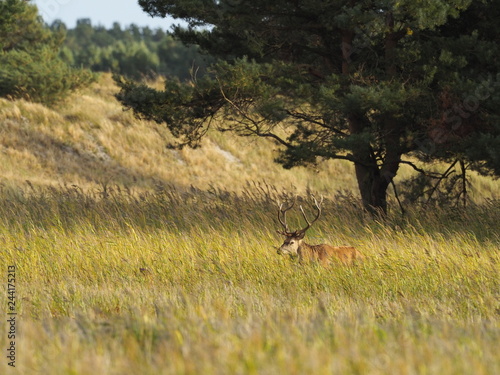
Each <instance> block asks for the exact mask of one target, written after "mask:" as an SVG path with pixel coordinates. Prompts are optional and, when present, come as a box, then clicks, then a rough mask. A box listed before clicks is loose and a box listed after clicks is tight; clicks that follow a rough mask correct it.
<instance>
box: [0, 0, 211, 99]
mask: <svg viewBox="0 0 500 375" xmlns="http://www.w3.org/2000/svg"><path fill="white" fill-rule="evenodd" d="M209 61H210V58H209V57H207V56H203V55H201V54H200V51H199V48H198V47H197V46H195V45H184V44H183V43H182V42H180V41H178V40H175V39H174V38H173V37H172V35H169V34H168V33H166V32H165V31H163V30H161V29H156V30H151V29H150V28H148V27H142V28H140V27H138V26H136V25H130V26H127V27H122V26H120V24H118V23H115V24H114V25H113V27H111V28H110V29H106V28H105V27H103V26H100V25H92V23H91V21H90V20H89V19H81V20H79V21H78V22H77V25H76V27H75V28H72V29H68V28H67V27H66V25H65V24H64V23H63V22H61V21H55V22H53V23H52V24H51V25H47V24H45V23H44V21H43V20H42V19H41V17H40V16H39V13H38V9H37V7H36V6H35V5H33V4H31V3H30V2H27V1H24V0H3V1H0V96H2V97H8V98H12V99H16V98H24V99H27V100H31V101H35V102H41V103H45V104H48V105H52V104H55V103H57V102H58V101H60V100H62V99H63V98H64V97H65V96H67V94H68V93H69V92H72V91H75V90H77V89H79V88H81V87H85V86H86V85H88V84H90V83H91V82H94V81H95V80H96V75H95V73H97V72H112V73H115V74H119V75H122V76H124V77H127V78H131V79H135V80H141V79H144V78H146V79H154V78H156V77H158V76H165V77H169V78H174V79H176V80H179V81H184V80H187V79H189V78H190V77H191V76H192V75H195V74H198V75H201V74H203V71H204V69H205V68H206V65H207V64H208V63H209Z"/></svg>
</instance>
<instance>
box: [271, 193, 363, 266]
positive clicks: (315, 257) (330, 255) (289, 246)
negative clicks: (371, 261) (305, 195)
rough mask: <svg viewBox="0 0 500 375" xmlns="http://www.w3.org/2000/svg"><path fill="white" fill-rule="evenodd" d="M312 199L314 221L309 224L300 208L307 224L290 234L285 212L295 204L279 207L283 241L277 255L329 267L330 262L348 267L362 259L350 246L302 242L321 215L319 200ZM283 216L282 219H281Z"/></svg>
mask: <svg viewBox="0 0 500 375" xmlns="http://www.w3.org/2000/svg"><path fill="white" fill-rule="evenodd" d="M313 199H314V203H315V207H316V209H317V211H318V213H317V215H316V217H315V219H314V220H313V221H312V222H309V220H308V219H307V216H306V215H305V212H304V210H303V209H302V207H300V210H301V212H302V215H303V217H304V219H305V221H306V223H307V226H306V227H305V228H303V229H299V230H296V231H295V232H290V230H289V229H288V225H287V224H286V212H287V211H288V210H290V209H291V208H292V207H293V206H294V204H295V202H293V203H292V205H291V206H290V207H288V208H286V209H283V205H280V207H279V211H278V220H279V222H280V223H281V224H282V225H283V227H284V229H285V230H284V231H278V233H280V234H282V235H284V236H285V237H286V238H285V241H284V242H283V244H282V245H281V246H280V247H279V249H278V254H280V255H285V254H288V255H290V256H298V258H299V262H301V263H310V262H319V263H320V264H322V265H323V266H329V265H330V264H331V263H332V262H336V263H339V264H344V265H350V264H352V263H353V262H355V261H357V260H361V259H363V258H364V257H363V255H362V254H361V253H360V252H359V251H358V250H356V249H355V248H354V247H352V246H331V245H327V244H321V245H309V244H307V243H306V242H304V236H305V234H306V231H307V230H308V229H309V228H310V227H311V226H312V225H313V224H314V223H315V222H316V220H318V218H319V217H320V215H321V203H322V202H323V200H321V201H320V202H319V203H318V201H317V200H316V199H315V198H313ZM282 216H283V219H282Z"/></svg>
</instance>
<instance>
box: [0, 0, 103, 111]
mask: <svg viewBox="0 0 500 375" xmlns="http://www.w3.org/2000/svg"><path fill="white" fill-rule="evenodd" d="M63 40H64V33H63V32H62V31H58V32H54V31H51V30H49V29H48V28H47V27H46V26H45V25H44V24H43V22H42V20H41V19H40V18H39V16H38V10H37V8H36V7H35V6H33V5H31V4H29V3H27V2H25V1H22V0H7V1H2V2H0V96H3V97H9V98H24V99H28V100H31V101H35V102H41V103H45V104H54V103H55V102H57V101H60V100H62V99H64V98H65V97H66V96H67V95H68V93H69V92H71V91H74V90H76V89H78V88H80V87H83V86H86V85H88V84H89V83H91V82H92V81H93V80H94V79H95V77H94V76H93V75H92V73H90V72H89V71H86V70H82V69H75V68H72V67H71V66H69V65H68V64H67V63H66V62H64V61H63V60H62V59H61V58H60V57H59V51H60V47H61V44H62V42H63Z"/></svg>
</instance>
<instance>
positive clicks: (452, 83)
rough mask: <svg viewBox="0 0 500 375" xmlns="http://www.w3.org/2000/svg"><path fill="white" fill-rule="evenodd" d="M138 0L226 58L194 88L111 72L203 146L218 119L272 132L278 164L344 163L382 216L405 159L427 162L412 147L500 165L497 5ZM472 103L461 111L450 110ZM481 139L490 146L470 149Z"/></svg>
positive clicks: (439, 0) (434, 155)
mask: <svg viewBox="0 0 500 375" xmlns="http://www.w3.org/2000/svg"><path fill="white" fill-rule="evenodd" d="M139 3H140V5H141V6H142V7H143V9H144V10H145V11H146V12H148V13H149V14H151V15H153V16H161V17H164V16H166V15H167V14H168V15H171V16H173V17H176V18H181V19H183V20H184V21H186V22H187V23H188V25H189V27H188V28H186V29H183V28H180V27H177V28H176V29H175V35H176V37H178V38H180V39H181V40H182V41H184V42H185V43H188V44H193V43H194V44H198V45H200V46H201V48H202V49H203V50H205V51H206V52H208V53H210V54H211V55H213V56H216V57H217V58H218V59H219V61H218V62H217V63H216V64H214V65H213V66H212V68H211V74H210V75H207V76H205V77H203V78H198V79H195V80H194V82H192V83H191V84H184V85H183V84H179V83H176V82H171V81H168V82H167V83H166V86H165V90H163V91H157V90H153V89H151V88H149V87H147V86H145V85H137V84H135V83H133V82H130V81H124V80H121V79H118V80H117V81H118V83H119V84H120V85H121V88H122V90H121V92H120V94H119V95H118V96H117V97H118V99H119V100H120V101H121V102H122V103H123V104H124V105H125V106H126V107H130V108H133V109H134V111H135V112H136V113H137V114H138V115H139V116H142V117H146V118H149V119H153V120H156V121H158V122H165V123H166V124H167V126H168V127H169V129H170V130H171V131H172V133H173V134H174V135H175V136H177V137H179V138H180V145H181V146H182V145H190V146H197V145H198V144H199V141H200V139H201V138H202V137H203V135H204V134H206V131H207V129H208V128H209V127H210V126H211V124H214V123H217V124H219V128H220V130H224V131H227V130H231V131H234V132H236V133H237V134H240V135H242V136H261V137H268V138H270V139H272V140H274V142H276V143H277V144H278V145H280V146H281V154H280V156H279V158H278V159H277V161H278V162H280V163H282V164H283V165H284V166H285V167H287V168H291V167H294V166H297V165H305V164H310V163H315V162H316V161H317V159H318V158H326V159H345V160H349V161H351V162H353V163H354V166H355V173H356V177H357V181H358V186H359V191H360V194H361V198H362V201H363V205H364V207H365V208H366V209H367V210H369V211H371V212H386V210H387V191H388V188H389V186H390V185H391V184H392V183H393V179H394V177H395V176H396V175H397V173H398V170H399V167H400V165H401V164H402V163H407V164H409V165H412V166H413V167H415V168H416V169H418V170H420V171H422V170H421V169H420V168H417V167H416V166H415V165H414V164H413V163H412V162H410V161H408V160H405V159H404V156H406V155H413V156H416V157H419V158H421V159H422V160H425V161H431V160H435V159H442V160H451V159H454V158H461V159H464V160H465V159H467V158H469V159H470V160H471V161H473V162H475V163H476V165H479V164H481V166H482V167H483V168H484V167H486V168H488V170H491V167H492V166H493V165H494V163H493V164H492V161H493V160H494V159H495V158H497V159H496V160H498V156H497V155H496V154H495V155H493V154H494V152H493V150H491V147H492V146H493V145H496V144H498V140H499V139H500V138H499V133H500V132H499V129H498V125H497V124H498V122H497V114H498V109H496V108H498V105H497V104H496V103H498V100H499V98H498V96H499V94H498V93H499V90H498V88H497V86H498V85H497V82H498V80H497V79H498V78H497V74H498V59H499V57H500V52H499V48H498V35H499V33H498V26H497V23H496V21H495V20H497V19H498V16H499V14H500V12H499V6H498V5H497V3H496V2H494V1H489V0H481V1H476V2H474V3H473V2H472V1H470V0H433V1H420V2H415V1H413V0H399V1H395V0H357V1H354V0H336V1H319V0H304V1H298V0H277V1H272V2H270V1H267V0H266V1H264V0H253V1H246V0H236V1H235V0H220V1H203V0H189V1H187V0H140V1H139ZM495 17H496V18H495ZM479 20H480V21H481V22H483V25H485V26H477V24H476V23H475V22H476V21H479ZM486 25H487V26H486ZM481 87H485V89H484V90H487V94H486V93H484V92H483V96H481V97H480V98H479V99H478V100H477V101H478V102H479V103H476V102H475V101H474V102H472V101H471V102H470V103H468V102H465V101H464V100H465V99H466V98H467V97H468V95H473V94H470V93H471V92H472V93H474V92H475V90H477V89H478V88H481ZM484 90H483V91H484ZM464 98H465V99H464ZM476 104H477V105H476ZM467 105H468V106H469V107H467V108H469V109H470V110H469V111H467V113H464V112H454V111H460V108H461V107H460V106H462V107H464V106H467ZM495 107H496V108H495ZM457 108H458V109H457ZM215 117H217V118H221V119H222V120H221V121H217V122H214V121H211V120H212V119H213V118H215ZM457 117H458V119H457ZM485 137H486V138H485ZM481 139H482V141H481V142H482V143H481V144H482V145H484V146H487V149H486V151H485V152H483V153H481V152H478V150H477V147H476V145H477V142H479V140H481ZM466 147H469V149H467V148H466ZM471 147H472V148H476V152H472V151H471ZM478 159H479V160H480V161H482V162H483V163H478ZM486 159H488V160H489V161H490V163H489V164H488V163H487V162H486ZM496 172H497V173H498V169H497V170H496ZM332 178H335V176H332Z"/></svg>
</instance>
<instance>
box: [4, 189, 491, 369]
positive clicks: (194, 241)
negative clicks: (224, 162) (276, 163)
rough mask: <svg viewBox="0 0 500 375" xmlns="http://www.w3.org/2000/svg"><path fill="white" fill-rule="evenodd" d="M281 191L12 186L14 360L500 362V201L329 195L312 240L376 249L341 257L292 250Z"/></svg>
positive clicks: (160, 364) (7, 218)
mask: <svg viewBox="0 0 500 375" xmlns="http://www.w3.org/2000/svg"><path fill="white" fill-rule="evenodd" d="M277 197H281V198H283V193H280V192H278V191H277V190H276V189H273V188H270V187H268V186H261V187H260V188H256V187H253V188H248V189H245V190H243V191H242V192H240V193H238V194H236V193H232V192H228V191H225V190H216V189H213V190H211V191H205V190H196V189H191V190H180V189H174V188H163V189H159V190H156V191H154V192H149V193H141V194H139V193H131V192H128V191H124V190H119V189H118V188H116V187H113V188H109V187H107V190H106V192H104V191H102V189H101V190H99V191H98V190H95V191H94V192H93V193H89V192H85V193H83V192H82V191H81V190H80V189H78V188H76V187H66V188H59V189H46V188H33V189H31V190H29V191H19V190H15V191H14V192H12V191H10V190H8V189H4V191H3V193H2V196H1V198H0V243H1V249H0V251H1V253H2V256H1V258H0V269H1V270H2V273H3V274H6V270H7V265H10V264H16V266H17V293H18V302H19V305H18V311H19V314H20V315H19V317H18V327H19V336H18V338H17V343H18V347H17V350H18V368H16V370H14V371H13V370H12V369H11V368H7V366H6V359H5V358H3V359H2V360H1V361H0V373H2V374H10V373H16V374H37V373H40V374H53V375H59V374H75V375H83V374H103V375H106V374H113V375H114V374H200V373H206V374H278V373H290V374H304V373H314V374H331V373H338V374H496V373H500V357H499V356H498V347H499V344H500V277H499V274H500V265H499V264H500V251H499V249H500V237H499V232H498V222H499V220H500V203H499V202H498V201H491V202H489V203H487V204H484V205H481V206H470V207H469V209H468V210H467V211H466V212H457V211H456V210H445V209H440V210H435V211H428V212H418V211H415V212H410V213H409V214H408V216H407V217H406V218H404V219H402V218H401V217H399V216H396V214H394V217H389V218H388V219H387V220H386V221H384V222H377V221H373V220H371V219H370V218H369V217H366V216H364V215H363V214H360V213H359V212H358V211H357V210H356V209H355V208H353V207H352V203H351V202H349V201H344V200H342V199H340V198H337V199H333V200H326V201H325V203H324V214H323V216H322V218H321V219H320V221H319V222H318V223H317V224H315V226H314V227H313V228H312V229H311V230H310V233H308V236H307V238H308V239H309V240H310V242H311V243H318V242H323V241H324V242H329V243H331V244H333V245H354V246H356V247H357V248H358V249H359V250H360V251H361V252H363V253H364V254H365V255H366V257H367V260H366V261H365V262H363V263H361V264H358V265H356V266H353V267H336V268H331V269H324V268H321V267H319V266H302V265H299V264H298V263H297V262H295V261H294V260H291V259H288V258H283V257H280V256H278V255H277V254H276V249H275V247H276V246H278V245H279V244H280V241H281V240H282V239H281V238H280V236H279V235H277V234H276V233H275V230H276V229H279V226H278V225H277V222H276V217H275V216H276V207H275V204H274V203H273V202H272V200H273V199H275V198H277ZM299 219H300V215H299V214H298V213H297V212H295V213H294V215H293V214H292V215H290V218H289V221H290V224H292V226H296V225H299ZM5 293H6V291H5V288H2V292H1V293H0V299H1V301H6V298H5V297H6V294H5ZM2 304H4V302H2ZM6 330H7V327H6V319H2V320H1V323H0V332H2V333H1V334H0V346H1V347H2V348H5V347H7V339H6V334H5V333H4V332H6Z"/></svg>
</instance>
